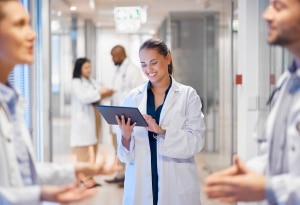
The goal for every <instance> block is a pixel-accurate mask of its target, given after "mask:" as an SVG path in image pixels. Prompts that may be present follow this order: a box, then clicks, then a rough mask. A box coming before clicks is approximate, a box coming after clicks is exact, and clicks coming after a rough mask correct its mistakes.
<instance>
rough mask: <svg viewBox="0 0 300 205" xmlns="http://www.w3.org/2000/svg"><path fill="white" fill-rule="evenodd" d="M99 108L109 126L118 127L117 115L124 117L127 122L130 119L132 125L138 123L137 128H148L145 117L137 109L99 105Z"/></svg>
mask: <svg viewBox="0 0 300 205" xmlns="http://www.w3.org/2000/svg"><path fill="white" fill-rule="evenodd" d="M97 108H98V110H99V111H100V113H101V115H102V116H103V117H104V119H105V120H106V122H107V123H108V124H111V125H117V124H118V123H117V120H116V115H118V116H119V117H121V115H124V116H125V120H126V121H127V119H128V118H130V121H131V124H132V123H134V122H136V125H135V126H141V127H148V124H147V123H146V121H145V119H144V117H143V115H142V114H141V112H140V111H139V109H138V108H136V107H121V106H107V105H97Z"/></svg>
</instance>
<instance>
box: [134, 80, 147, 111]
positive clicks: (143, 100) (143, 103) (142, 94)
mask: <svg viewBox="0 0 300 205" xmlns="http://www.w3.org/2000/svg"><path fill="white" fill-rule="evenodd" d="M147 85H148V83H145V86H142V87H140V89H139V93H138V95H137V100H136V102H137V103H139V104H138V105H137V107H138V108H139V110H140V112H141V113H142V115H143V114H146V113H147Z"/></svg>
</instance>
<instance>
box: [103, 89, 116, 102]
mask: <svg viewBox="0 0 300 205" xmlns="http://www.w3.org/2000/svg"><path fill="white" fill-rule="evenodd" d="M114 93H115V91H114V90H112V89H109V88H101V90H100V95H101V99H102V100H103V99H105V98H108V97H110V96H112V95H113V94H114Z"/></svg>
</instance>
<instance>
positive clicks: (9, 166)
mask: <svg viewBox="0 0 300 205" xmlns="http://www.w3.org/2000/svg"><path fill="white" fill-rule="evenodd" d="M2 97H3V96H2V95H1V93H0V204H1V205H4V204H5V205H38V204H40V186H39V185H35V186H26V187H24V185H23V181H22V177H21V173H20V170H19V166H18V162H17V158H16V153H15V145H14V127H13V124H12V121H11V117H10V115H9V111H8V108H7V107H6V104H4V103H3V100H2V99H3V98H2ZM25 107H26V103H25V100H24V99H22V98H21V97H19V100H18V102H17V105H16V116H17V118H19V119H20V122H21V123H20V124H18V126H19V127H20V130H21V133H22V137H23V140H24V142H25V144H26V146H27V148H28V150H29V154H30V156H31V158H32V159H33V162H34V166H35V168H36V171H37V176H34V178H36V179H37V181H38V183H39V184H41V185H42V184H48V185H57V184H65V183H71V182H72V181H74V180H75V170H74V166H73V165H65V166H58V165H54V164H45V163H43V164H38V165H36V164H35V157H34V154H33V147H32V143H31V138H30V135H29V131H28V128H27V127H26V123H25V119H24V113H25Z"/></svg>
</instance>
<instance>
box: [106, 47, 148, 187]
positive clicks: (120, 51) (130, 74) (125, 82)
mask: <svg viewBox="0 0 300 205" xmlns="http://www.w3.org/2000/svg"><path fill="white" fill-rule="evenodd" d="M111 56H112V60H113V62H114V64H115V74H114V77H113V81H112V89H113V90H114V91H115V93H114V94H113V96H112V98H111V105H114V106H121V104H122V102H123V100H124V99H125V97H126V95H127V94H128V93H129V92H130V91H131V90H132V89H133V88H135V87H137V86H139V85H140V84H142V83H143V82H145V81H146V79H145V77H144V76H143V75H142V72H141V69H140V68H138V67H137V66H136V65H134V64H133V63H132V62H131V61H130V59H129V58H128V57H127V55H126V51H125V48H124V47H123V46H121V45H116V46H114V47H113V48H112V49H111ZM116 127H117V126H112V128H111V132H112V137H113V145H114V148H115V150H117V137H116V129H117V128H116ZM123 167H124V165H123ZM124 176H125V174H124V170H123V171H119V172H118V174H117V175H116V176H115V177H114V178H113V179H111V180H106V182H108V183H120V186H121V187H122V186H123V184H124Z"/></svg>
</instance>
